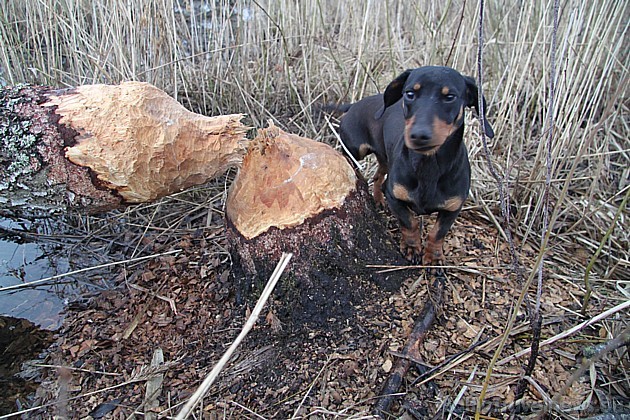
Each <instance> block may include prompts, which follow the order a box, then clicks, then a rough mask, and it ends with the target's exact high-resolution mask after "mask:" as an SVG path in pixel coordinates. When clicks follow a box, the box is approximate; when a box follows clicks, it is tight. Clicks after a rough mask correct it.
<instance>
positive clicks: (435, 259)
mask: <svg viewBox="0 0 630 420" xmlns="http://www.w3.org/2000/svg"><path fill="white" fill-rule="evenodd" d="M443 263H444V252H442V244H441V243H439V244H434V243H432V242H431V241H429V242H427V246H426V247H425V248H424V254H423V255H422V265H434V266H435V265H442V264H443Z"/></svg>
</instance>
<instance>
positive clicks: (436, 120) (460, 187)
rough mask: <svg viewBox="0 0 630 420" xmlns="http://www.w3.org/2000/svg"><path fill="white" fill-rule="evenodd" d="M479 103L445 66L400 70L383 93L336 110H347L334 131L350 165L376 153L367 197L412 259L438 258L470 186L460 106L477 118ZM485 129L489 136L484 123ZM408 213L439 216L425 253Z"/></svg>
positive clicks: (472, 88)
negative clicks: (391, 223) (390, 218)
mask: <svg viewBox="0 0 630 420" xmlns="http://www.w3.org/2000/svg"><path fill="white" fill-rule="evenodd" d="M482 100H483V104H484V109H485V108H486V107H485V98H482ZM478 103H479V96H478V89H477V85H476V83H475V80H474V79H473V78H471V77H467V76H463V75H461V74H460V73H459V72H457V71H456V70H454V69H452V68H449V67H441V66H426V67H420V68H417V69H411V70H406V71H404V72H403V73H402V74H400V75H399V76H398V77H396V78H395V79H394V80H393V81H392V82H391V83H389V85H388V86H387V88H386V89H385V92H384V93H383V94H382V95H380V94H379V95H374V96H370V97H367V98H364V99H362V100H360V101H358V102H356V103H354V104H350V105H340V106H339V107H337V109H338V110H340V111H341V112H345V113H344V114H343V115H342V116H341V122H340V126H339V134H340V137H341V140H342V141H343V143H344V145H345V146H346V148H347V150H348V151H349V153H350V154H352V156H353V157H354V158H355V159H356V160H361V159H363V158H364V157H365V156H367V155H369V154H372V153H374V154H375V155H376V159H377V161H378V168H377V171H376V174H375V175H374V192H373V196H374V199H375V200H376V202H377V204H379V205H380V206H381V207H384V206H385V201H387V204H388V205H389V209H390V210H391V212H392V213H393V215H394V216H395V217H396V218H397V219H398V221H399V222H400V229H401V241H400V251H401V253H402V254H403V255H404V256H405V257H406V258H407V259H408V260H410V261H413V262H420V261H421V262H422V264H423V265H435V264H440V263H441V262H442V261H443V259H444V255H443V244H444V237H445V236H446V234H447V233H448V232H449V230H450V229H451V227H452V226H453V223H454V222H455V219H456V218H457V216H458V215H459V213H460V211H461V209H462V206H463V204H464V201H465V200H466V198H467V197H468V192H469V189H470V163H469V162H468V151H467V150H466V145H465V144H464V141H463V135H464V108H466V107H473V108H475V110H476V111H477V113H479V105H478ZM484 120H485V118H484ZM484 129H485V134H486V135H487V136H488V137H490V138H492V137H494V131H493V129H492V127H491V126H490V124H489V123H488V122H487V121H486V123H485V125H484ZM412 211H413V212H415V213H417V214H418V215H426V214H431V213H434V212H437V220H436V223H435V225H434V226H433V228H432V230H431V231H430V233H429V235H428V238H427V243H426V246H425V249H424V254H423V253H422V246H421V243H422V241H421V236H420V230H421V225H420V224H419V223H418V221H417V219H416V218H415V217H414V215H413V213H412Z"/></svg>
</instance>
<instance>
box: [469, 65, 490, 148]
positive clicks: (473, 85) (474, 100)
mask: <svg viewBox="0 0 630 420" xmlns="http://www.w3.org/2000/svg"><path fill="white" fill-rule="evenodd" d="M464 80H466V87H467V88H468V103H467V105H468V106H472V107H474V108H475V111H477V115H479V89H478V88H477V82H475V79H473V78H472V77H468V76H464ZM481 100H482V101H483V110H484V115H483V121H484V123H485V124H484V126H483V127H484V129H485V132H486V136H488V137H490V138H493V137H494V130H493V129H492V126H491V125H490V123H489V122H488V119H487V118H486V113H485V111H486V110H487V109H488V106H487V105H486V98H481Z"/></svg>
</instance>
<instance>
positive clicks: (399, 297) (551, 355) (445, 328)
mask: <svg viewBox="0 0 630 420" xmlns="http://www.w3.org/2000/svg"><path fill="white" fill-rule="evenodd" d="M150 240H151V238H147V241H150ZM227 246H228V244H227V242H226V239H225V237H224V236H223V229H222V228H217V229H209V230H206V231H203V232H201V231H200V232H199V233H198V234H194V235H189V236H188V237H185V238H183V239H181V240H180V241H179V242H177V243H172V244H169V246H168V248H171V249H181V252H179V253H178V254H177V255H176V256H166V257H160V258H156V259H155V260H153V261H151V262H149V263H147V264H145V265H144V266H143V267H141V268H139V267H134V268H133V269H132V270H129V271H126V272H121V273H120V276H119V278H118V283H119V284H120V287H119V288H118V289H116V290H112V291H109V292H105V293H102V294H100V295H98V296H94V297H93V298H92V299H91V300H89V301H86V302H84V304H83V305H80V306H78V305H75V306H74V307H73V308H72V309H71V310H69V311H68V314H67V316H66V320H65V323H64V327H63V329H62V331H60V333H59V338H58V340H57V342H56V343H55V344H54V346H53V347H52V348H51V353H50V360H49V361H48V364H50V365H56V366H64V368H63V369H57V368H55V369H52V368H49V369H44V371H43V372H42V373H43V375H44V376H45V380H44V382H43V383H42V386H41V387H40V388H39V390H38V393H37V397H38V402H37V404H42V405H44V404H48V405H45V406H43V407H42V408H39V409H38V410H36V411H35V412H31V413H29V417H31V418H32V417H39V418H50V417H51V416H53V415H58V416H61V417H66V418H86V416H91V417H92V418H127V417H129V416H131V415H133V413H137V414H142V413H144V414H145V415H148V414H151V413H152V414H155V415H156V416H158V417H167V416H173V415H175V414H176V413H177V412H178V411H179V410H180V409H181V406H182V405H181V404H183V403H184V402H185V401H186V400H187V399H188V398H189V397H190V396H191V394H192V393H193V392H194V391H195V390H196V389H197V387H198V386H199V384H200V383H201V381H203V379H204V378H205V376H206V375H207V374H208V373H209V372H210V370H211V369H212V368H213V366H214V365H215V364H216V362H217V361H218V360H219V359H220V358H221V356H222V355H223V354H224V352H225V351H226V349H227V348H228V346H229V345H230V344H231V343H232V342H233V340H234V339H235V337H236V336H237V335H238V333H239V332H240V330H241V328H242V326H243V325H244V323H245V320H246V318H247V316H248V314H249V313H250V308H251V303H247V302H250V301H244V302H243V303H237V301H236V292H237V287H236V282H235V281H234V279H233V278H232V277H231V275H230V273H231V271H232V270H233V267H231V266H230V261H229V259H225V260H221V258H222V257H221V256H222V255H225V249H227ZM162 251H164V250H162ZM445 251H446V252H445V253H446V255H447V258H448V260H449V261H451V262H454V263H456V264H457V268H453V267H451V268H449V267H447V269H446V271H447V283H446V293H445V299H444V300H445V304H444V305H443V307H442V308H441V310H440V311H439V314H438V321H437V323H436V325H435V326H434V328H433V329H432V331H431V332H430V333H429V334H428V335H427V337H426V339H425V341H424V342H423V343H422V345H421V349H420V350H421V354H422V357H423V359H424V360H423V363H422V364H420V365H417V367H414V368H413V369H412V370H410V371H409V372H408V373H407V376H406V378H405V381H404V382H403V387H402V388H401V389H400V392H401V395H400V397H399V398H397V399H396V401H395V404H394V405H393V406H392V408H391V410H392V413H393V414H394V415H395V416H402V418H445V417H447V416H448V413H452V415H453V417H452V418H470V417H471V416H472V414H473V413H474V410H475V406H476V405H477V399H478V397H479V394H480V391H481V387H482V383H483V381H484V378H485V376H486V372H487V369H488V362H489V360H490V359H491V358H492V357H493V355H494V352H495V350H496V348H497V345H498V343H499V340H500V338H501V335H502V334H503V333H504V331H505V327H506V322H507V319H508V318H509V315H510V313H511V311H512V308H513V305H514V302H515V299H516V297H517V296H518V293H519V291H520V286H519V284H518V283H517V281H516V278H515V276H514V275H513V274H512V270H511V269H510V267H509V264H510V255H509V251H508V249H507V246H506V245H505V244H504V241H503V240H502V239H501V238H500V237H499V234H498V232H497V231H496V230H495V229H494V227H492V226H491V225H490V224H489V223H488V222H487V221H486V220H485V219H484V218H483V217H482V215H481V213H478V212H476V211H465V212H464V213H463V214H462V216H461V217H460V218H459V220H458V221H457V223H456V225H455V227H454V229H453V231H452V233H451V234H450V235H449V238H448V240H447V244H446V249H445ZM534 255H535V251H534V250H533V249H531V248H529V247H528V246H524V247H523V251H522V253H521V256H522V260H523V264H524V266H526V267H527V266H531V264H532V259H533V257H534ZM368 268H369V269H370V270H375V271H376V270H379V268H374V267H368ZM401 272H402V273H404V277H405V280H404V282H403V284H402V285H401V287H400V288H399V290H396V291H394V292H389V291H385V290H383V289H382V288H380V287H378V286H377V285H376V284H374V283H373V282H372V281H371V276H369V275H363V276H364V277H362V278H356V279H353V280H352V281H350V282H349V283H348V284H349V287H357V288H361V290H364V291H366V293H365V294H363V295H362V300H360V301H353V308H352V310H351V311H348V312H345V311H339V312H338V315H336V316H334V317H327V318H326V319H325V321H324V322H317V323H310V322H304V323H302V324H295V323H293V322H292V321H291V319H287V318H284V319H283V316H282V315H281V313H282V308H281V300H280V299H279V295H276V296H274V297H273V298H272V300H271V302H270V303H269V304H268V306H267V308H268V311H267V312H266V313H265V317H264V318H263V319H260V320H259V321H258V323H257V325H256V326H255V328H254V330H252V331H251V332H250V334H249V335H248V336H247V337H246V338H245V340H244V342H243V343H242V344H241V345H240V346H239V348H238V351H237V354H236V355H235V356H234V357H233V359H232V360H231V361H230V363H229V364H228V366H226V368H225V369H224V370H223V371H222V372H221V375H220V377H219V380H218V381H217V382H216V383H215V384H214V385H213V386H212V388H211V389H210V392H209V394H208V395H207V396H206V398H205V399H204V400H203V404H202V406H201V407H199V408H197V409H195V413H196V416H197V418H209V419H213V418H239V419H240V418H260V417H261V416H262V417H263V418H292V417H296V418H305V417H308V418H331V417H341V418H365V416H369V415H370V414H371V413H372V410H373V407H374V404H375V401H376V398H377V397H378V396H379V394H380V391H381V388H382V386H383V384H384V382H385V381H386V380H387V377H388V374H389V372H391V370H392V365H393V364H394V363H395V362H396V359H397V357H399V355H400V352H401V350H402V348H403V347H404V345H405V342H406V339H407V337H408V335H409V332H410V331H411V329H412V328H413V324H414V321H415V319H416V317H417V316H418V314H419V313H420V310H421V308H422V306H423V305H424V303H425V301H426V299H427V297H428V296H429V292H430V291H429V286H428V285H429V284H431V279H430V278H427V276H426V273H425V272H424V270H422V269H418V268H409V269H405V270H403V271H401ZM282 281H286V279H284V278H283V280H281V282H282ZM353 282H355V283H353ZM357 282H358V283H357ZM282 287H283V286H282V284H280V289H282ZM545 287H546V288H545V292H544V295H543V303H542V311H543V315H544V317H545V318H544V321H545V323H544V327H543V338H549V337H552V336H554V335H555V334H557V333H559V332H561V331H565V330H567V329H569V328H571V327H573V326H575V325H576V324H577V323H579V322H581V320H580V318H579V316H578V315H577V313H578V312H579V310H580V304H579V300H580V297H581V296H582V295H583V290H582V289H581V288H580V285H579V282H577V281H568V280H567V278H566V277H562V276H548V277H547V278H546V279H545ZM280 289H279V290H280ZM617 303H619V302H618V301H617V302H616V301H611V300H609V299H607V298H606V297H605V296H603V295H599V296H598V298H597V299H595V300H594V301H593V304H592V306H591V307H590V312H591V315H590V316H592V315H594V314H598V313H600V312H602V311H603V310H604V309H608V308H610V307H612V306H614V305H615V304H617ZM626 315H627V314H626ZM627 323H628V318H627V316H614V317H611V318H610V319H609V320H607V321H606V323H605V324H603V323H602V324H597V325H596V326H594V327H591V328H587V329H584V330H582V331H581V332H579V333H577V334H574V335H572V336H570V337H569V338H567V339H565V340H561V341H558V342H556V343H554V344H552V345H549V346H546V347H543V348H542V350H541V354H540V357H539V361H538V364H537V367H536V369H535V371H534V375H533V377H532V381H531V383H532V385H531V386H530V387H529V388H528V390H527V392H526V394H525V399H524V400H523V401H522V402H521V404H519V407H520V413H519V414H518V415H517V416H518V417H519V418H527V417H529V416H530V415H537V414H539V413H541V410H542V409H543V405H544V402H545V398H550V397H553V396H554V395H555V394H556V393H558V392H559V391H560V390H561V389H562V387H563V385H564V384H565V383H566V382H567V381H568V380H569V378H570V376H571V373H572V371H573V370H574V369H575V368H576V367H577V366H578V365H579V362H580V357H579V354H580V351H581V350H582V349H583V348H584V347H586V346H589V345H592V344H597V343H602V342H605V341H606V338H607V337H609V335H614V336H616V335H618V334H619V333H620V331H621V330H622V329H623V328H626V327H627ZM512 331H513V333H512V334H511V336H510V337H509V338H508V340H507V342H506V346H505V348H504V350H503V351H502V353H501V354H500V357H499V359H502V358H504V357H507V356H510V355H513V354H515V353H516V352H518V351H520V350H522V349H524V348H526V347H528V345H529V341H530V329H529V323H528V321H527V319H526V315H525V313H524V312H523V313H521V314H520V315H519V317H518V319H517V322H516V324H515V326H514V328H513V329H512ZM158 348H159V349H162V351H163V353H164V363H163V364H162V365H160V366H159V367H150V364H151V360H152V357H153V354H154V352H155V351H156V350H157V349H158ZM525 362H526V358H525V357H521V358H517V359H514V360H511V361H508V362H506V363H503V364H500V363H499V364H497V365H496V366H495V368H494V370H493V372H492V375H491V376H490V381H489V386H488V387H487V389H486V395H485V399H484V401H483V403H482V405H481V407H482V409H481V412H482V413H483V414H485V415H487V416H490V417H492V418H508V417H510V414H509V413H510V410H509V406H510V404H512V403H513V402H514V390H515V387H516V385H517V383H518V381H519V379H520V375H521V374H522V372H523V367H522V366H523V364H524V363H525ZM628 363H629V361H628V355H627V353H624V352H623V351H615V352H612V353H610V354H608V355H607V356H606V357H605V358H603V359H602V360H600V361H599V362H597V363H596V364H595V365H594V368H593V373H592V374H591V375H590V376H587V377H580V378H577V380H572V382H571V386H570V387H569V388H568V390H567V391H565V392H564V393H563V395H562V396H561V397H559V399H558V401H559V407H561V409H562V410H568V409H573V411H571V413H573V414H572V415H575V416H579V417H586V416H589V415H594V414H596V413H601V412H614V411H616V412H620V410H623V407H627V404H628V395H630V390H629V389H628V383H627V379H624V378H625V375H626V372H627V367H628ZM427 372H428V373H427ZM160 374H162V375H163V377H164V380H163V383H162V384H161V387H160V388H159V395H158V398H157V402H158V403H157V404H156V405H157V406H156V407H154V408H151V409H149V410H145V390H146V387H147V381H149V380H150V379H151V378H154V377H156V376H158V375H160ZM534 384H535V386H534ZM576 407H577V408H576Z"/></svg>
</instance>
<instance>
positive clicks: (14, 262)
mask: <svg viewBox="0 0 630 420" xmlns="http://www.w3.org/2000/svg"><path fill="white" fill-rule="evenodd" d="M0 227H2V228H4V229H6V230H10V231H17V230H22V229H24V227H25V226H23V224H18V223H16V222H13V221H10V220H6V219H5V220H0ZM14 239H15V240H16V241H12V240H9V239H8V238H5V239H0V289H2V288H7V287H9V286H16V285H24V284H25V283H29V282H33V281H37V280H41V279H44V278H47V277H52V276H55V275H59V274H63V273H66V272H68V271H69V270H70V264H69V263H68V260H67V258H64V257H63V256H61V255H60V254H61V250H60V249H58V248H59V246H56V245H53V244H47V243H35V242H25V241H23V240H19V238H14ZM76 293H77V292H76V289H75V286H74V285H72V284H70V283H63V282H55V283H54V284H46V285H40V286H32V287H29V286H27V287H21V288H18V289H14V290H8V291H0V315H5V316H11V317H15V318H24V319H27V320H29V321H31V322H32V323H33V324H35V325H37V326H39V327H41V328H43V329H47V330H56V329H57V328H59V326H61V321H62V317H61V312H62V310H63V308H64V305H65V304H66V303H67V301H68V299H71V298H73V297H75V296H76Z"/></svg>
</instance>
